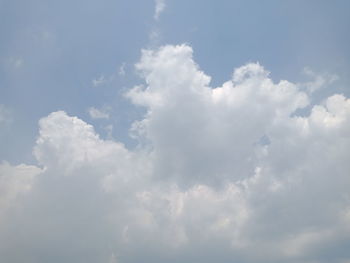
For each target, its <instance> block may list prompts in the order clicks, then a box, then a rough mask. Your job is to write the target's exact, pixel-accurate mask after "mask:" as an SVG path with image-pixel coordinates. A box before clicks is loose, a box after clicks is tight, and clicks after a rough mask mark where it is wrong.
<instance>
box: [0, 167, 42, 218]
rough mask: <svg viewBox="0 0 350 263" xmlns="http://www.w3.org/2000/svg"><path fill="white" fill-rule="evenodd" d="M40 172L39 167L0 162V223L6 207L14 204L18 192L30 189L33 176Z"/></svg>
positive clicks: (21, 192) (22, 192) (25, 191)
mask: <svg viewBox="0 0 350 263" xmlns="http://www.w3.org/2000/svg"><path fill="white" fill-rule="evenodd" d="M41 172H42V170H41V169H40V168H38V167H35V166H31V165H25V164H20V165H17V166H11V165H10V164H9V163H7V162H2V163H1V164H0V193H1V194H0V224H1V218H2V216H3V215H4V213H5V212H6V209H8V208H9V207H11V206H12V205H14V204H15V201H16V198H17V197H18V196H19V195H20V194H24V193H27V192H28V191H30V190H31V188H32V185H33V183H34V180H35V177H36V176H37V175H38V174H40V173H41Z"/></svg>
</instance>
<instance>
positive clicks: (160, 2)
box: [154, 0, 165, 20]
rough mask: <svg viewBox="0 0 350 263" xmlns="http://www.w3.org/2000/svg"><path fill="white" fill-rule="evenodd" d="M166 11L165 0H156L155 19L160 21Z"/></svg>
mask: <svg viewBox="0 0 350 263" xmlns="http://www.w3.org/2000/svg"><path fill="white" fill-rule="evenodd" d="M164 9H165V0H155V9H154V19H155V20H158V19H159V16H160V14H161V13H162V12H163V11H164Z"/></svg>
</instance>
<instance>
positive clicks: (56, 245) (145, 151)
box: [0, 45, 350, 263]
mask: <svg viewBox="0 0 350 263" xmlns="http://www.w3.org/2000/svg"><path fill="white" fill-rule="evenodd" d="M192 54H193V51H192V48H191V47H189V46H187V45H178V46H164V47H161V48H159V49H157V50H144V51H143V52H142V56H141V59H140V61H139V63H137V65H136V68H137V70H138V71H139V73H140V75H141V76H142V78H143V79H144V84H142V85H139V86H135V87H134V88H132V89H130V90H129V91H128V92H127V94H126V96H127V97H128V98H129V99H130V101H131V102H132V103H133V104H135V105H136V106H139V107H144V108H145V109H146V114H145V115H144V116H143V117H142V118H140V120H138V121H136V122H134V124H133V125H132V127H131V132H132V134H133V137H134V138H135V139H137V140H138V146H137V147H136V148H135V149H133V150H131V149H127V148H126V147H125V146H124V145H123V143H121V142H116V141H113V140H103V139H101V138H100V137H99V136H98V134H96V132H95V131H94V128H93V126H91V125H89V124H87V123H86V122H84V121H83V120H81V119H79V118H77V117H72V116H69V115H67V114H66V113H65V112H63V111H59V112H53V113H51V114H50V115H48V116H47V117H45V118H42V119H41V120H40V122H39V136H38V139H37V141H36V146H35V147H34V154H35V157H36V159H37V161H38V165H41V166H43V167H44V168H43V170H41V169H39V168H35V167H31V168H28V167H27V166H23V167H22V166H21V167H22V168H21V169H22V170H23V169H24V168H25V169H24V171H25V172H23V173H24V174H26V173H27V169H29V170H30V169H31V170H30V171H31V172H30V173H29V172H28V173H29V174H36V173H37V172H39V171H40V173H41V176H40V177H38V178H37V179H38V180H37V183H36V184H35V185H34V187H32V188H31V190H30V188H28V187H26V185H28V183H27V182H25V183H23V185H24V186H23V187H22V186H21V187H18V188H16V189H22V190H20V191H19V190H13V189H15V187H14V186H13V185H15V183H11V182H10V181H9V179H8V178H15V177H16V173H17V172H8V171H17V169H19V168H18V167H15V168H14V167H12V168H11V167H10V166H9V165H8V164H6V163H5V164H3V165H5V166H4V167H5V168H6V169H7V170H6V169H5V170H4V171H5V172H4V174H5V177H2V178H6V179H4V181H5V182H6V183H2V186H1V187H2V191H1V193H5V194H2V199H0V200H8V199H10V198H9V196H15V195H16V194H13V193H14V192H16V191H17V192H21V191H23V189H26V190H25V191H26V199H25V200H20V201H17V203H21V206H20V207H19V208H16V209H15V208H13V209H12V210H9V209H7V210H6V211H7V212H6V214H7V215H8V216H7V218H8V219H7V220H4V221H2V222H1V221H0V224H1V227H0V231H2V233H3V235H0V243H3V244H5V245H4V246H2V247H0V254H2V255H3V257H4V258H5V259H7V261H8V262H21V261H22V262H23V260H24V258H25V261H26V262H38V261H50V262H56V261H57V260H58V259H59V260H60V261H62V260H63V261H67V262H72V261H74V262H141V261H142V262H213V261H215V262H232V261H237V262H251V263H254V262H339V263H340V262H346V260H348V259H349V258H350V254H349V252H348V249H347V247H348V245H349V244H350V238H349V236H350V194H349V187H350V177H349V171H350V164H349V161H348V156H349V154H350V152H349V149H350V136H349V134H350V100H349V99H347V98H346V97H344V96H343V95H341V94H334V95H333V96H331V97H329V98H327V99H326V100H325V102H324V104H320V105H310V101H312V100H311V97H310V96H311V95H312V94H311V93H305V92H303V91H302V90H301V89H300V86H299V85H297V84H294V83H291V82H289V81H286V80H282V81H279V82H277V83H275V82H273V81H272V79H271V78H270V77H269V74H270V73H269V72H268V71H267V70H265V69H264V68H263V67H262V66H261V65H259V64H257V63H251V64H247V65H244V66H242V67H239V68H237V69H235V70H234V72H233V74H232V78H231V79H230V80H228V81H227V82H225V83H224V84H223V85H222V86H220V87H216V88H213V87H211V86H210V77H209V76H207V75H206V74H205V73H204V72H202V71H201V70H200V68H199V66H198V65H197V64H196V63H195V62H194V61H193V58H192ZM307 106H310V107H311V111H310V113H309V114H306V116H298V115H297V114H296V112H297V110H298V109H303V108H305V107H307ZM29 170H28V171H29ZM11 174H12V175H13V176H12V175H11ZM11 176H12V177H11ZM23 176H24V175H23ZM16 178H17V177H16ZM20 178H21V176H19V177H18V180H20V181H22V179H20ZM26 178H27V177H26ZM0 179H1V177H0ZM16 180H17V179H16ZM0 182H2V181H0ZM7 182H10V183H7ZM30 185H31V183H30ZM11 189H12V190H11ZM17 192H16V193H17ZM7 193H11V194H7ZM14 199H15V198H12V197H11V200H14ZM6 202H8V201H6ZM11 202H14V201H11ZM33 222H36V223H33ZM15 226H17V229H16V227H15ZM33 229H35V230H33ZM15 231H17V232H18V231H20V232H21V233H23V236H14V237H13V238H12V239H11V242H7V243H6V242H5V237H6V236H11V235H12V236H13V234H14V233H15ZM24 236H25V237H24ZM29 240H30V244H31V246H30V252H29V251H28V249H25V248H22V251H21V252H22V253H20V255H19V253H18V251H17V250H16V251H15V250H14V249H15V248H17V247H20V248H21V244H23V242H27V241H29ZM45 251H49V252H50V253H46V252H45ZM61 251H64V252H61ZM44 252H45V253H44ZM57 258H58V259H57ZM55 260H56V261H55ZM57 262H58V261H57Z"/></svg>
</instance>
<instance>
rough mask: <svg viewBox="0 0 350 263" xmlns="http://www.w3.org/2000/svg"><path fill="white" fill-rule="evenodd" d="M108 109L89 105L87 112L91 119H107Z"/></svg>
mask: <svg viewBox="0 0 350 263" xmlns="http://www.w3.org/2000/svg"><path fill="white" fill-rule="evenodd" d="M108 111H109V109H108V108H103V109H97V108H95V107H90V108H89V109H88V113H89V115H90V117H91V118H92V119H109V112H108Z"/></svg>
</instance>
